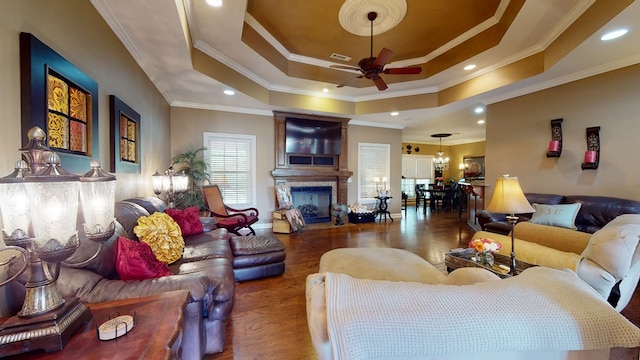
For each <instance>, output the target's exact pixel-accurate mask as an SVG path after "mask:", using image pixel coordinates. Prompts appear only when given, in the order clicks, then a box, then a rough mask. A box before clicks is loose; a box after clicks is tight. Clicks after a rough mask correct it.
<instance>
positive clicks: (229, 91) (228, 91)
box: [224, 89, 236, 95]
mask: <svg viewBox="0 0 640 360" xmlns="http://www.w3.org/2000/svg"><path fill="white" fill-rule="evenodd" d="M224 94H225V95H235V94H236V92H235V91H233V90H229V89H227V90H225V91H224Z"/></svg>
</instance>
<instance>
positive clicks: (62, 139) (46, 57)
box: [19, 32, 100, 173]
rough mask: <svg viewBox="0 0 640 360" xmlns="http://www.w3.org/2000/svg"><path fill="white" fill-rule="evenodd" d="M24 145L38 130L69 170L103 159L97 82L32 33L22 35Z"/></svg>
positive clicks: (81, 169)
mask: <svg viewBox="0 0 640 360" xmlns="http://www.w3.org/2000/svg"><path fill="white" fill-rule="evenodd" d="M19 40H20V92H21V100H22V103H21V110H22V114H21V130H22V134H23V139H22V144H23V146H26V145H27V144H28V142H29V139H28V138H27V134H28V132H29V129H31V128H32V127H34V126H38V127H40V128H41V129H42V130H44V132H45V134H46V136H47V139H46V140H45V141H46V144H47V146H49V148H51V150H53V151H55V152H56V153H57V154H58V155H59V156H60V159H61V161H62V164H63V166H64V168H65V169H66V170H67V171H69V172H75V173H84V172H86V171H87V170H88V169H89V168H90V163H91V159H92V158H96V159H97V158H99V155H100V154H99V146H98V145H99V144H98V139H99V126H98V125H99V124H98V83H97V82H95V81H94V80H93V79H91V78H90V77H89V76H87V75H86V74H85V73H84V72H82V71H81V70H80V69H79V68H77V67H76V66H75V65H73V64H72V63H70V62H69V61H67V60H66V59H65V58H64V57H62V56H61V55H59V54H58V53H57V52H56V51H54V50H53V49H51V48H50V47H48V46H47V45H45V44H44V43H43V42H42V41H40V40H38V38H36V37H35V36H33V35H32V34H30V33H24V32H23V33H20V39H19Z"/></svg>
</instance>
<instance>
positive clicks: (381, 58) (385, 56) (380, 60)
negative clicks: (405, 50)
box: [372, 48, 395, 66]
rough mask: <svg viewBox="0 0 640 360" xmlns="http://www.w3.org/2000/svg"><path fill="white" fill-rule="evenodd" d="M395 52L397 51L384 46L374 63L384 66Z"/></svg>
mask: <svg viewBox="0 0 640 360" xmlns="http://www.w3.org/2000/svg"><path fill="white" fill-rule="evenodd" d="M394 54H395V52H394V51H393V50H391V49H387V48H382V50H380V54H378V57H376V60H375V61H374V62H373V63H372V65H374V66H384V64H386V63H387V61H389V59H391V57H392V56H393V55H394Z"/></svg>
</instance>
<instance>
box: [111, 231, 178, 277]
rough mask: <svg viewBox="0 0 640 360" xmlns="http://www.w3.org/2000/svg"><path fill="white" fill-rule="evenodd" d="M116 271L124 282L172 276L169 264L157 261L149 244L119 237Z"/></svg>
mask: <svg viewBox="0 0 640 360" xmlns="http://www.w3.org/2000/svg"><path fill="white" fill-rule="evenodd" d="M116 271H117V272H118V275H119V276H120V279H122V280H144V279H155V278H159V277H162V276H167V275H171V272H170V271H169V266H167V263H164V262H162V261H159V260H158V259H156V255H155V254H154V253H153V251H152V250H151V247H150V246H149V244H146V243H143V242H140V241H135V240H130V239H127V238H125V237H122V236H120V237H118V252H117V255H116Z"/></svg>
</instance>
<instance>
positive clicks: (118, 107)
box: [109, 95, 140, 174]
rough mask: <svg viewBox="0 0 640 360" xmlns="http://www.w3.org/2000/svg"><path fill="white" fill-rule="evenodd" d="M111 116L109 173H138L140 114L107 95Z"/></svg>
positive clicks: (115, 97) (114, 97) (116, 98)
mask: <svg viewBox="0 0 640 360" xmlns="http://www.w3.org/2000/svg"><path fill="white" fill-rule="evenodd" d="M109 110H110V116H111V163H110V171H111V172H124V173H134V174H139V173H140V114H138V113H137V112H136V111H135V110H133V109H132V108H131V107H130V106H129V105H127V104H125V103H124V102H123V101H122V100H120V99H119V98H118V97H117V96H115V95H109Z"/></svg>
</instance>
